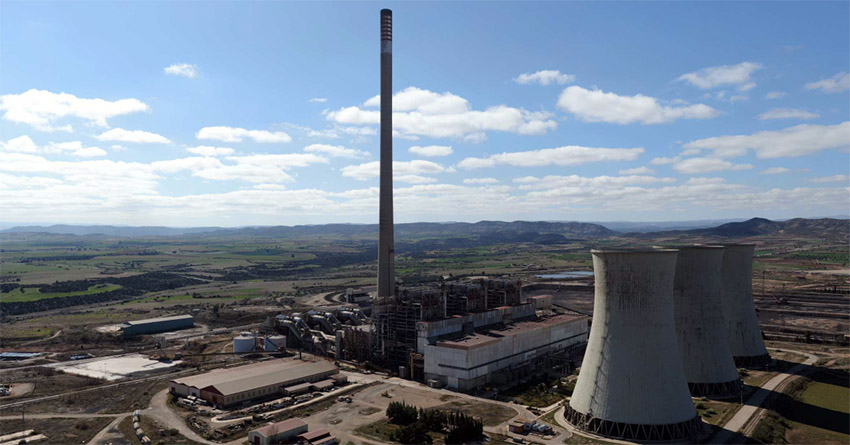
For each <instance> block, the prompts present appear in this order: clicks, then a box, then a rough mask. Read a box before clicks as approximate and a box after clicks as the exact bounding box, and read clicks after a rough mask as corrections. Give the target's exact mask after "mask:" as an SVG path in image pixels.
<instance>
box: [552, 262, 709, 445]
mask: <svg viewBox="0 0 850 445" xmlns="http://www.w3.org/2000/svg"><path fill="white" fill-rule="evenodd" d="M591 253H592V254H593V272H594V275H595V277H596V295H595V298H594V303H593V325H592V326H591V329H590V338H589V339H588V345H587V350H586V351H585V354H584V362H583V363H582V366H581V372H579V376H578V381H577V382H576V388H575V391H574V392H573V396H572V399H571V400H570V404H569V406H567V410H566V412H565V414H564V416H565V417H566V420H567V421H569V422H570V423H572V424H573V425H575V426H576V427H577V428H579V429H581V430H585V431H587V432H590V433H594V434H599V435H604V436H609V437H616V438H620V439H626V440H640V441H654V440H682V439H685V438H689V437H691V436H693V435H695V434H697V433H699V432H700V431H701V429H702V422H701V420H700V418H699V416H697V413H696V410H695V409H694V404H693V401H692V400H691V394H690V392H689V391H688V384H687V382H686V380H685V374H684V371H683V369H682V358H681V355H680V354H679V345H678V342H677V340H676V328H675V322H674V319H673V276H674V273H675V270H676V254H677V252H676V250H674V249H645V250H630V249H623V250H618V249H613V250H607V249H606V250H593V251H591Z"/></svg>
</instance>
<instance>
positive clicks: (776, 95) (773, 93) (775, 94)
mask: <svg viewBox="0 0 850 445" xmlns="http://www.w3.org/2000/svg"><path fill="white" fill-rule="evenodd" d="M787 95H788V93H785V92H782V91H771V92H769V93H767V94H765V95H764V98H765V99H771V100H773V99H782V98H783V97H785V96H787Z"/></svg>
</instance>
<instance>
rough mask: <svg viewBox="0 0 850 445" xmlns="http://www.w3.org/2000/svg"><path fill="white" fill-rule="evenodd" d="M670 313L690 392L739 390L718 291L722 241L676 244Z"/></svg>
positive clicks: (720, 287)
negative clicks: (687, 244) (676, 254)
mask: <svg viewBox="0 0 850 445" xmlns="http://www.w3.org/2000/svg"><path fill="white" fill-rule="evenodd" d="M677 250H678V251H679V256H678V258H677V259H676V276H675V278H674V281H673V313H674V316H675V321H676V333H677V334H678V339H679V351H680V352H681V354H682V363H683V366H684V369H685V379H686V380H687V382H688V387H689V388H690V390H691V395H693V396H724V395H730V394H737V393H738V392H740V390H741V382H740V378H739V376H738V369H737V368H736V367H735V362H734V361H733V360H732V351H731V350H730V349H729V341H728V339H727V338H726V325H725V324H724V323H723V309H722V308H721V304H720V294H721V293H722V291H723V283H722V275H721V268H722V265H723V250H724V249H723V247H722V246H687V247H677Z"/></svg>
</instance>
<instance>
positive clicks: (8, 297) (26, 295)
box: [0, 284, 121, 303]
mask: <svg viewBox="0 0 850 445" xmlns="http://www.w3.org/2000/svg"><path fill="white" fill-rule="evenodd" d="M120 288H121V286H118V285H117V284H96V285H94V286H91V287H89V288H88V289H87V290H84V291H79V292H54V293H45V294H43V293H41V291H40V290H39V289H38V288H37V287H27V288H19V289H15V290H13V291H12V292H8V293H2V294H0V302H3V303H16V302H19V301H35V300H41V299H44V298H57V297H76V296H79V295H92V294H99V293H102V292H109V291H113V290H116V289H120Z"/></svg>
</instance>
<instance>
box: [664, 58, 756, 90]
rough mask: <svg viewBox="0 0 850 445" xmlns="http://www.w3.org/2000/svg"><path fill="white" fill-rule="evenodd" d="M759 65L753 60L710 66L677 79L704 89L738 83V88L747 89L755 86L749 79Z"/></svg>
mask: <svg viewBox="0 0 850 445" xmlns="http://www.w3.org/2000/svg"><path fill="white" fill-rule="evenodd" d="M761 67H762V65H761V64H759V63H754V62H742V63H739V64H737V65H721V66H712V67H708V68H703V69H701V70H699V71H696V72H693V73H687V74H682V75H681V76H679V79H678V80H682V81H686V82H689V83H690V84H691V85H694V86H696V87H697V88H701V89H704V90H705V89H709V88H715V87H718V86H721V85H738V89H739V90H741V91H747V90H749V89H752V88H753V87H755V86H756V84H755V82H752V81H750V75H751V74H752V73H753V72H755V71H756V70H759V69H761Z"/></svg>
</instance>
